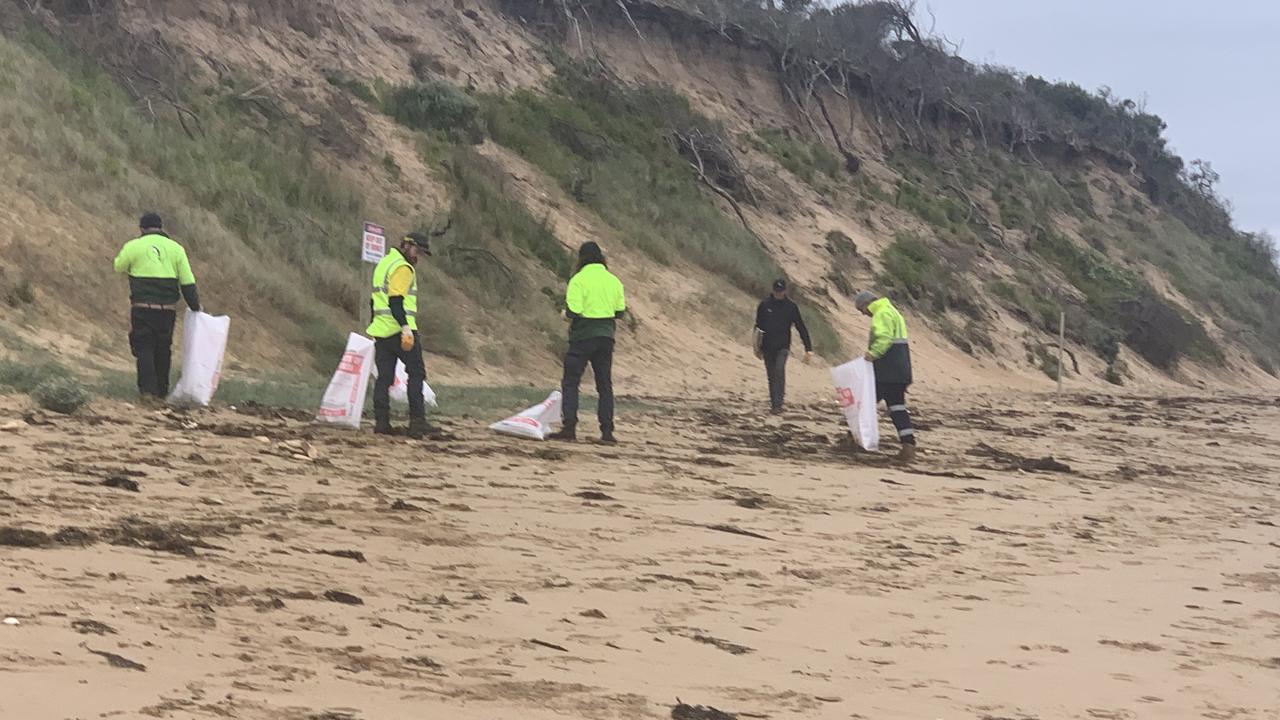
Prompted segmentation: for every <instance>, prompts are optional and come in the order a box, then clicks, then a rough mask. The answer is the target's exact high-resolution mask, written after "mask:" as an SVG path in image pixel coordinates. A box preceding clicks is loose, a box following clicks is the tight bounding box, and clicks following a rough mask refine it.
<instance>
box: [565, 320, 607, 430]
mask: <svg viewBox="0 0 1280 720" xmlns="http://www.w3.org/2000/svg"><path fill="white" fill-rule="evenodd" d="M587 363H590V364H591V370H592V372H594V373H595V376H596V395H598V396H599V397H600V405H599V408H598V410H597V413H596V414H597V416H598V417H599V418H600V432H601V433H605V434H609V433H612V432H613V338H607V337H597V338H587V339H586V340H578V341H575V342H571V343H569V352H567V353H565V356H564V379H563V380H561V381H560V392H561V394H563V395H564V428H565V430H572V429H574V428H576V427H577V426H578V385H580V384H581V383H582V374H583V373H584V372H586V370H587Z"/></svg>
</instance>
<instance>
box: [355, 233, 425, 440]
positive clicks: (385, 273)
mask: <svg viewBox="0 0 1280 720" xmlns="http://www.w3.org/2000/svg"><path fill="white" fill-rule="evenodd" d="M430 254H431V248H430V240H429V238H428V237H427V236H426V235H425V234H423V233H417V232H412V233H409V234H408V235H406V236H405V237H404V239H403V240H401V241H400V246H399V247H398V248H392V249H391V250H390V251H389V252H387V254H386V255H385V256H384V257H383V258H382V260H381V261H380V262H379V263H378V264H377V266H376V267H374V269H373V294H372V296H371V298H370V305H371V306H372V309H373V321H372V322H370V323H369V327H368V329H366V330H365V332H366V333H367V334H368V335H369V337H371V338H373V341H374V359H373V363H374V366H375V367H376V368H377V370H378V379H377V381H376V382H375V383H374V385H373V418H374V425H373V432H374V433H375V434H378V435H391V434H392V432H393V431H392V429H391V385H392V384H393V383H394V382H395V379H396V363H397V362H403V363H404V367H405V371H406V372H407V373H408V375H409V387H408V391H409V432H408V435H409V437H411V438H413V439H415V440H421V439H422V438H424V437H426V435H427V433H428V432H430V431H431V428H430V427H429V426H428V425H427V415H426V402H425V400H424V399H423V397H422V384H423V383H424V382H426V380H427V368H426V364H425V363H424V362H423V360H422V343H421V342H420V341H419V336H418V277H417V272H416V269H415V267H416V265H417V264H418V261H419V260H420V259H421V258H422V256H423V255H430Z"/></svg>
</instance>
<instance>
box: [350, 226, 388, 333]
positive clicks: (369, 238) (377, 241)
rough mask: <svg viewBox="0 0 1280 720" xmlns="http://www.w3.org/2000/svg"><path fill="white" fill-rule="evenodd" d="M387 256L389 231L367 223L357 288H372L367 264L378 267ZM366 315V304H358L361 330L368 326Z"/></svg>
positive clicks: (362, 241) (362, 238) (361, 237)
mask: <svg viewBox="0 0 1280 720" xmlns="http://www.w3.org/2000/svg"><path fill="white" fill-rule="evenodd" d="M386 254H387V231H386V230H385V229H384V228H383V227H382V226H381V225H375V224H374V223H371V222H366V223H365V224H364V232H363V233H361V235H360V261H361V262H360V282H359V284H358V285H356V287H363V288H368V287H370V284H369V282H368V280H367V278H366V274H367V272H368V270H367V269H366V268H365V264H366V263H368V264H373V265H376V264H378V263H379V262H381V261H382V258H383V256H385V255H386ZM364 315H365V304H364V302H358V303H356V322H357V323H359V325H360V328H363V327H364V325H365V324H366V323H365V318H364Z"/></svg>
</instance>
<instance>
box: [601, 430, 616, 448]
mask: <svg viewBox="0 0 1280 720" xmlns="http://www.w3.org/2000/svg"><path fill="white" fill-rule="evenodd" d="M600 443H601V444H603V445H617V444H618V438H616V437H614V436H613V431H612V430H603V431H601V433H600Z"/></svg>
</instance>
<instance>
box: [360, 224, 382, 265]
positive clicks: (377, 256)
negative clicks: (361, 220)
mask: <svg viewBox="0 0 1280 720" xmlns="http://www.w3.org/2000/svg"><path fill="white" fill-rule="evenodd" d="M360 249H361V252H360V257H361V259H362V260H364V261H365V262H367V263H378V262H381V261H382V257H383V256H384V255H386V254H387V231H386V230H384V229H383V228H382V226H381V225H374V224H373V223H365V224H364V235H363V237H362V240H361V243H360Z"/></svg>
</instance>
